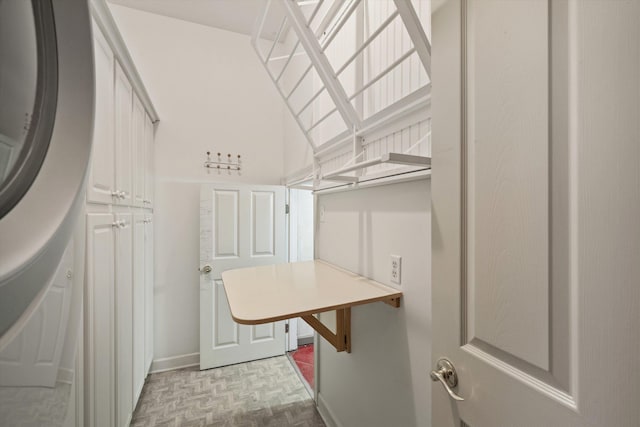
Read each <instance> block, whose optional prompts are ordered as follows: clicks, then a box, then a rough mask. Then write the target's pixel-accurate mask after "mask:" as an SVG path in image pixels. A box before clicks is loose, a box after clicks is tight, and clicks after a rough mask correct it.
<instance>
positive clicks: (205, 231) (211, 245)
mask: <svg viewBox="0 0 640 427" xmlns="http://www.w3.org/2000/svg"><path fill="white" fill-rule="evenodd" d="M286 252H287V248H286V230H285V189H284V187H281V186H264V185H247V184H237V185H234V184H204V185H203V186H202V187H201V190H200V269H201V271H200V369H208V368H215V367H218V366H224V365H230V364H233V363H241V362H247V361H249V360H256V359H262V358H265V357H271V356H276V355H279V354H284V352H285V330H284V328H285V326H284V322H275V323H269V324H264V325H255V326H247V325H239V324H237V323H235V322H234V321H233V320H232V318H231V312H230V311H229V303H228V302H227V296H226V294H225V291H224V285H223V283H222V279H221V274H222V272H223V271H226V270H231V269H234V268H242V267H252V266H258V265H267V264H278V263H282V262H286V260H287V253H286ZM209 267H210V270H209Z"/></svg>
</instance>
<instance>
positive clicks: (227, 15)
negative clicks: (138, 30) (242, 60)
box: [109, 0, 281, 38]
mask: <svg viewBox="0 0 640 427" xmlns="http://www.w3.org/2000/svg"><path fill="white" fill-rule="evenodd" d="M109 2H110V3H113V4H119V5H122V6H127V7H131V8H134V9H139V10H144V11H147V12H152V13H157V14H159V15H164V16H170V17H172V18H178V19H182V20H185V21H190V22H195V23H197V24H202V25H208V26H210V27H215V28H220V29H223V30H228V31H233V32H236V33H242V34H248V35H251V32H252V31H253V26H254V23H255V21H256V18H257V16H258V14H259V13H260V11H261V10H262V8H263V7H264V4H265V2H266V0H109ZM280 24H281V22H279V21H276V20H273V22H269V21H268V20H267V22H265V30H264V32H263V35H264V36H265V37H267V38H275V36H276V34H277V32H278V29H279V26H280Z"/></svg>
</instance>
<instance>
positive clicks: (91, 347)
mask: <svg viewBox="0 0 640 427" xmlns="http://www.w3.org/2000/svg"><path fill="white" fill-rule="evenodd" d="M114 250H115V239H114V218H113V215H112V214H104V213H95V214H88V215H87V253H86V257H87V270H86V273H85V274H86V277H87V282H86V291H87V295H86V301H87V303H86V308H87V310H86V312H85V337H86V338H85V343H86V350H87V353H86V355H85V356H86V359H87V364H86V366H87V372H86V373H85V375H86V377H87V382H86V383H87V384H89V389H88V390H86V393H85V396H86V409H87V410H86V411H85V418H86V419H87V425H88V426H92V427H103V426H104V427H113V426H114V425H115V417H114V413H115V398H114V395H115V378H116V376H115V352H114V348H115V340H114V280H115V277H114V276H115V266H114V256H113V254H114Z"/></svg>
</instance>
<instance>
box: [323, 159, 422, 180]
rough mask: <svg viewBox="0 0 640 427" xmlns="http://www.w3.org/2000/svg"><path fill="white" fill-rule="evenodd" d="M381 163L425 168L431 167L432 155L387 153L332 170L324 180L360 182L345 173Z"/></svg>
mask: <svg viewBox="0 0 640 427" xmlns="http://www.w3.org/2000/svg"><path fill="white" fill-rule="evenodd" d="M380 164H398V165H405V166H418V167H423V168H425V169H430V168H431V157H425V156H415V155H412V154H402V153H386V154H383V155H382V156H380V157H378V158H375V159H372V160H366V161H364V162H359V163H356V164H353V165H351V166H346V167H344V168H341V169H338V170H335V171H332V172H330V173H328V174H326V175H323V176H322V179H323V180H327V181H349V182H358V178H357V177H353V176H345V175H344V174H345V173H349V172H353V171H358V170H362V169H365V168H368V167H371V166H376V165H380Z"/></svg>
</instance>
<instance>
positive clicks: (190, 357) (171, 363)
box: [149, 353, 200, 374]
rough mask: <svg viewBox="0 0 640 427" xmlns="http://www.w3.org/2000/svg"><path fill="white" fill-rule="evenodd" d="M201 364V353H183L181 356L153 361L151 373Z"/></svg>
mask: <svg viewBox="0 0 640 427" xmlns="http://www.w3.org/2000/svg"><path fill="white" fill-rule="evenodd" d="M199 365H200V353H191V354H181V355H179V356H172V357H164V358H162V359H155V360H154V361H153V362H151V368H150V369H149V373H150V374H157V373H158V372H166V371H174V370H176V369H182V368H190V367H192V366H199Z"/></svg>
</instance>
